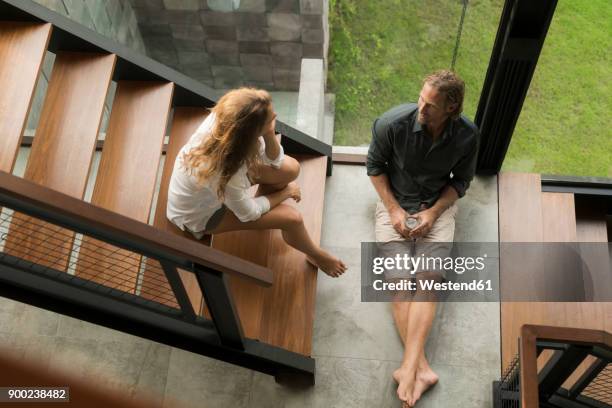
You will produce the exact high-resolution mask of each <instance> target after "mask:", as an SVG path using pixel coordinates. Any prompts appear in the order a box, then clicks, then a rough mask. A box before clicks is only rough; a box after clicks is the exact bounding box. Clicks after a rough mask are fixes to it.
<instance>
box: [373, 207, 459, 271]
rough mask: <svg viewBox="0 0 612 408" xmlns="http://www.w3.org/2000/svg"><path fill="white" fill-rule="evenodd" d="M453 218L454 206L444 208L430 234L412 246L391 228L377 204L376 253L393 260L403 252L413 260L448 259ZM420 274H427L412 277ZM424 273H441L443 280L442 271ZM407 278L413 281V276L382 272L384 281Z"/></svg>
mask: <svg viewBox="0 0 612 408" xmlns="http://www.w3.org/2000/svg"><path fill="white" fill-rule="evenodd" d="M456 215H457V203H453V205H451V206H450V207H449V208H447V209H446V210H445V211H444V212H443V213H442V215H440V217H439V218H438V219H437V220H436V221H435V222H434V225H433V226H432V228H431V230H430V231H429V233H428V234H427V235H425V236H424V237H421V238H419V239H417V241H416V242H415V243H414V244H413V243H411V242H410V241H407V240H406V238H404V237H403V236H402V235H400V233H399V232H397V231H396V230H395V228H393V225H392V224H391V217H390V216H389V212H388V211H387V209H386V208H385V205H384V204H383V202H382V201H378V203H377V204H376V227H375V228H376V231H375V232H376V242H378V243H379V244H381V245H379V249H380V250H381V251H382V252H383V254H384V256H387V257H394V256H395V255H396V254H397V253H401V252H402V251H405V252H407V253H409V255H410V256H413V257H419V256H425V257H441V258H445V257H447V256H450V255H451V251H452V242H453V239H454V236H455V216H456ZM389 243H397V244H389ZM385 244H387V245H385ZM419 272H426V270H417V271H415V273H419ZM427 272H440V274H441V275H442V276H444V271H427ZM410 277H414V275H410V274H408V273H407V272H406V271H405V270H401V271H396V270H388V271H385V279H387V280H392V279H402V278H410Z"/></svg>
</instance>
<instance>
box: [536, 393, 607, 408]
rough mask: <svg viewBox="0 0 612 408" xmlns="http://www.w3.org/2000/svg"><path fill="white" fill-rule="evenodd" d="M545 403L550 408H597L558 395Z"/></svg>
mask: <svg viewBox="0 0 612 408" xmlns="http://www.w3.org/2000/svg"><path fill="white" fill-rule="evenodd" d="M547 403H548V406H550V407H558V408H598V407H597V406H595V405H588V404H585V403H583V402H581V401H574V400H571V399H569V398H567V397H564V396H563V395H559V394H555V395H552V396H551V397H550V399H549V400H548V401H547ZM540 405H542V404H540Z"/></svg>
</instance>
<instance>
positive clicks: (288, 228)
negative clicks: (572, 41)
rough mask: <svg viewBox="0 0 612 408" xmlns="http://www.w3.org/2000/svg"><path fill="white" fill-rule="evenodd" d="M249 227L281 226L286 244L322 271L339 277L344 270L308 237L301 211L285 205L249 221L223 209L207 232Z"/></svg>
mask: <svg viewBox="0 0 612 408" xmlns="http://www.w3.org/2000/svg"><path fill="white" fill-rule="evenodd" d="M252 229H280V230H281V231H282V234H283V239H284V240H285V242H287V244H289V245H291V246H292V247H294V248H295V249H297V250H298V251H301V252H303V253H305V254H306V255H307V256H309V257H310V258H311V259H312V260H313V261H314V262H315V263H316V264H317V266H318V267H319V268H321V270H322V271H323V272H325V273H326V274H328V275H330V276H332V277H337V276H340V275H341V274H342V273H344V271H345V270H346V265H345V264H344V263H343V262H342V261H341V260H340V259H338V258H336V257H335V256H333V255H332V254H330V253H329V252H327V251H325V250H323V249H321V248H320V247H319V246H318V245H316V244H315V243H314V242H313V241H312V239H310V236H309V235H308V231H306V227H305V226H304V220H303V219H302V214H300V212H299V211H298V210H296V209H295V208H293V207H291V206H289V205H286V204H279V205H278V206H276V207H274V208H273V209H272V210H270V211H269V212H267V213H265V214H264V215H262V216H261V218H259V219H257V220H255V221H250V222H242V221H240V220H239V219H238V218H237V217H236V216H235V215H234V213H232V212H231V211H226V212H225V214H223V218H222V219H221V222H220V223H219V224H218V225H217V226H216V227H215V228H214V229H213V230H212V231H210V232H211V233H213V234H219V233H222V232H229V231H239V230H252Z"/></svg>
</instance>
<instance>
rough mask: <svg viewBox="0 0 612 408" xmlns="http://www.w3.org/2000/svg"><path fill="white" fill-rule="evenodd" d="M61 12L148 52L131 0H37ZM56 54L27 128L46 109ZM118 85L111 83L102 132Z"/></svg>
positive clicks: (47, 62)
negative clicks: (45, 103) (47, 92)
mask: <svg viewBox="0 0 612 408" xmlns="http://www.w3.org/2000/svg"><path fill="white" fill-rule="evenodd" d="M34 1H36V2H37V3H39V4H40V5H42V6H45V7H47V8H49V9H51V10H53V11H55V12H57V13H59V14H62V15H64V16H67V17H68V18H70V19H72V20H74V21H77V22H79V23H81V24H83V25H84V26H86V27H89V28H90V29H92V30H94V31H96V32H98V33H100V34H102V35H104V36H106V37H108V38H111V39H113V40H115V41H117V42H119V43H121V44H123V45H125V46H127V47H129V48H132V49H133V50H134V51H136V52H138V53H141V54H146V49H145V43H144V41H143V38H142V35H141V33H140V29H139V28H138V22H137V20H136V14H135V13H134V9H133V8H132V4H131V3H130V2H129V0H34ZM54 59H55V56H54V54H52V53H50V52H47V55H46V56H45V60H44V64H43V70H42V74H41V75H40V78H39V80H38V83H37V86H36V92H35V94H34V100H33V102H32V107H31V109H30V116H29V117H28V123H27V128H28V129H35V128H36V125H37V123H38V118H39V116H40V111H41V109H42V105H43V101H44V96H45V93H46V90H47V84H48V82H49V78H51V70H52V67H53V61H54ZM114 89H115V86H114V84H113V86H111V89H110V91H109V95H108V98H107V101H106V106H105V108H104V119H103V124H102V129H101V130H102V131H104V129H105V127H106V126H105V125H106V122H107V120H108V115H109V112H110V104H111V103H112V100H113V97H114Z"/></svg>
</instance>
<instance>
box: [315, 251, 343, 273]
mask: <svg viewBox="0 0 612 408" xmlns="http://www.w3.org/2000/svg"><path fill="white" fill-rule="evenodd" d="M306 260H307V261H308V262H310V263H311V264H313V265H314V266H316V267H317V268H319V269H321V270H322V271H323V272H325V273H326V274H328V275H329V276H331V277H332V278H337V277H338V276H340V275H342V274H343V273H344V272H345V271H346V265H345V264H344V262H342V261H341V260H340V259H339V258H336V257H335V256H333V255H332V254H330V253H329V252H327V251H323V250H321V255H320V256H318V257H317V258H316V259H315V258H314V257H311V256H306Z"/></svg>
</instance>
